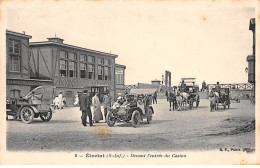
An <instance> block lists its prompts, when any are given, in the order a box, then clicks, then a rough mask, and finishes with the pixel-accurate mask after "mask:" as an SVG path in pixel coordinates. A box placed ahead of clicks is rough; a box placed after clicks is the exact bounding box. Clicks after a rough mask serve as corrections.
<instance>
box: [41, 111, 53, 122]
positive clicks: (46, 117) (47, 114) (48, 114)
mask: <svg viewBox="0 0 260 168" xmlns="http://www.w3.org/2000/svg"><path fill="white" fill-rule="evenodd" d="M40 118H41V119H42V121H47V122H48V121H50V120H51V118H52V111H48V112H45V113H40Z"/></svg>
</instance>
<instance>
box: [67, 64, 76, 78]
mask: <svg viewBox="0 0 260 168" xmlns="http://www.w3.org/2000/svg"><path fill="white" fill-rule="evenodd" d="M76 73H77V63H76V62H69V77H71V78H76V77H77V75H76Z"/></svg>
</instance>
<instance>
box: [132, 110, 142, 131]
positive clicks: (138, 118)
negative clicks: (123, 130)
mask: <svg viewBox="0 0 260 168" xmlns="http://www.w3.org/2000/svg"><path fill="white" fill-rule="evenodd" d="M140 121H141V115H140V112H139V111H138V110H135V111H134V112H133V114H132V125H133V126H134V127H135V128H136V127H138V125H139V124H140Z"/></svg>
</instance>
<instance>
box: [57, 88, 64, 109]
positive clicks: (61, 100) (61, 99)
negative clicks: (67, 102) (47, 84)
mask: <svg viewBox="0 0 260 168" xmlns="http://www.w3.org/2000/svg"><path fill="white" fill-rule="evenodd" d="M58 98H59V106H58V108H60V109H63V105H64V104H63V96H62V92H60V94H59V95H58Z"/></svg>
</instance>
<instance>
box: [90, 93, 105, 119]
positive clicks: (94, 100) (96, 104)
mask: <svg viewBox="0 0 260 168" xmlns="http://www.w3.org/2000/svg"><path fill="white" fill-rule="evenodd" d="M92 105H93V107H94V111H93V113H94V121H95V122H96V123H98V122H99V121H100V120H103V115H102V113H101V107H100V101H99V98H98V93H96V94H95V96H94V97H93V98H92Z"/></svg>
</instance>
